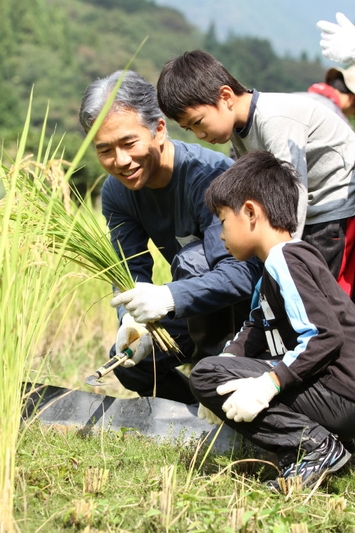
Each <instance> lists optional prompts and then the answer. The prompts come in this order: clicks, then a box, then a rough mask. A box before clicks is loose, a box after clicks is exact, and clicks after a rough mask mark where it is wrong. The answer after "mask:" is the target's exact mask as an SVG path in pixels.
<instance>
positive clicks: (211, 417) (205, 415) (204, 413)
mask: <svg viewBox="0 0 355 533" xmlns="http://www.w3.org/2000/svg"><path fill="white" fill-rule="evenodd" d="M197 416H198V418H199V419H200V420H205V419H206V422H207V423H208V424H217V425H218V426H219V425H220V424H222V420H221V419H220V418H218V416H217V415H215V414H214V413H213V412H212V411H210V410H209V409H207V407H205V406H204V405H202V403H200V404H199V406H198V411H197Z"/></svg>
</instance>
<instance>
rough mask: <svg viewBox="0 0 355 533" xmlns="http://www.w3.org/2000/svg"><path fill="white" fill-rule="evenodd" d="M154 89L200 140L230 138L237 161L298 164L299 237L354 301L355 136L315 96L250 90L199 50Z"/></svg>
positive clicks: (178, 61)
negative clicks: (270, 159) (257, 158)
mask: <svg viewBox="0 0 355 533" xmlns="http://www.w3.org/2000/svg"><path fill="white" fill-rule="evenodd" d="M157 89H158V100H159V104H160V107H161V109H162V110H163V112H164V113H165V115H166V116H167V117H169V118H171V119H173V120H175V121H177V122H178V124H179V125H180V126H181V127H182V128H183V129H186V130H191V131H193V133H195V135H196V136H197V138H198V139H201V140H204V141H207V142H210V143H211V144H215V143H222V144H223V143H226V142H228V141H229V140H231V141H232V144H233V148H234V150H235V153H236V156H237V158H239V157H240V156H241V155H242V154H244V153H246V152H250V151H254V150H267V151H269V152H271V153H273V154H274V155H275V157H278V158H279V159H282V160H285V161H289V162H290V163H292V164H293V165H294V166H295V168H296V169H297V171H298V173H299V174H300V177H301V182H302V185H303V189H302V192H301V194H300V200H299V210H298V227H297V236H298V237H302V238H303V239H304V240H306V241H307V242H309V243H311V244H313V245H314V246H316V247H317V248H318V250H319V251H320V252H321V253H322V254H323V256H324V258H325V259H326V262H327V264H328V267H329V269H330V270H331V272H332V274H333V275H334V277H335V278H336V279H337V280H338V283H339V284H340V285H341V287H342V288H343V289H344V291H346V293H347V294H349V295H350V296H351V297H353V298H354V299H355V291H354V286H355V132H354V131H352V130H351V128H349V127H348V126H347V125H346V124H345V123H344V121H343V120H341V119H340V118H339V117H337V116H336V115H335V114H334V113H333V112H332V111H330V110H329V109H327V108H326V106H324V105H321V104H319V103H318V102H315V101H313V100H312V99H311V98H305V97H304V96H299V95H296V94H289V93H288V94H286V93H263V92H258V91H257V90H256V89H252V90H250V89H247V88H246V87H244V86H243V85H242V84H241V83H240V82H239V81H238V80H236V79H235V78H234V77H233V76H232V75H231V74H230V73H229V72H228V70H227V69H226V68H225V67H224V66H223V65H222V64H221V63H220V62H219V61H217V59H215V58H214V57H213V56H211V55H210V54H208V53H206V52H204V51H202V50H194V51H192V52H185V53H184V54H182V55H181V56H179V57H177V58H175V59H172V60H170V61H168V62H167V63H166V64H165V66H164V67H163V69H162V71H161V73H160V76H159V79H158V85H157Z"/></svg>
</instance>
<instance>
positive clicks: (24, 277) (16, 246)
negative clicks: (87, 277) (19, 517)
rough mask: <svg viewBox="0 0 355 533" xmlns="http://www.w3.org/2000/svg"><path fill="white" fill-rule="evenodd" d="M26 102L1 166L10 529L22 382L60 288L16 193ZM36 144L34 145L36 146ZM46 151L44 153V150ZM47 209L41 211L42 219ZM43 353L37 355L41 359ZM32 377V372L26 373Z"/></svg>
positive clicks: (1, 420) (2, 404)
mask: <svg viewBox="0 0 355 533" xmlns="http://www.w3.org/2000/svg"><path fill="white" fill-rule="evenodd" d="M31 103H32V98H31V100H30V107H29V111H28V115H27V118H26V122H25V126H24V130H23V134H22V137H21V141H20V144H19V148H18V152H17V157H16V160H15V161H14V163H13V166H12V169H11V172H8V169H6V168H4V167H2V168H1V178H2V181H3V183H4V185H5V190H6V194H5V197H4V198H3V199H2V200H1V205H0V219H1V220H0V234H1V240H0V278H1V284H0V309H1V321H0V412H1V417H0V520H1V522H0V532H1V533H11V532H12V531H14V530H15V526H14V522H13V497H14V475H15V458H16V448H17V446H18V443H19V438H20V435H21V432H20V421H21V412H22V406H23V398H24V383H27V382H29V381H30V377H29V374H30V371H31V369H32V361H33V358H34V356H35V354H36V350H37V347H38V345H39V343H40V340H41V337H42V336H43V333H44V331H45V330H46V327H47V325H48V322H49V320H50V317H51V315H52V314H53V312H54V311H55V309H56V307H57V306H58V305H59V304H60V302H61V301H62V299H63V298H64V296H65V294H66V286H65V285H66V277H65V276H64V275H63V263H61V258H60V255H58V254H54V253H53V252H52V251H51V250H48V249H47V248H45V247H44V246H43V241H44V239H45V235H44V234H39V233H36V234H35V233H34V221H35V220H36V216H37V210H36V208H35V206H32V205H31V204H29V203H28V202H27V199H26V197H25V196H20V195H18V194H17V190H18V180H19V175H20V171H21V161H22V159H23V155H24V151H25V143H26V138H27V134H28V130H29V121H30V109H31ZM40 150H41V147H40V148H39V151H40ZM45 157H46V156H45ZM50 216H51V212H50V210H48V212H47V213H46V215H45V218H46V219H47V220H48V219H49V218H50ZM44 359H45V357H43V360H44ZM32 377H34V379H35V377H36V376H32Z"/></svg>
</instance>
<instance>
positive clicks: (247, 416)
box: [217, 372, 279, 422]
mask: <svg viewBox="0 0 355 533" xmlns="http://www.w3.org/2000/svg"><path fill="white" fill-rule="evenodd" d="M230 392H233V394H231V395H230V396H229V398H228V399H227V400H226V401H225V402H224V404H223V405H222V409H223V411H224V412H225V413H226V417H227V418H229V420H234V421H235V422H251V421H252V420H254V418H255V417H256V416H257V415H258V414H259V413H260V411H262V410H263V409H265V408H266V407H269V402H270V400H272V398H273V397H274V396H276V394H278V392H279V391H278V387H277V385H276V383H275V382H274V380H273V379H272V377H271V376H270V374H269V372H265V373H264V374H262V375H261V376H260V377H258V378H244V379H232V380H231V381H227V383H224V384H223V385H219V386H218V387H217V393H218V394H220V395H221V396H223V395H224V394H229V393H230Z"/></svg>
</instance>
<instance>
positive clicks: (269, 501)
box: [15, 421, 355, 533]
mask: <svg viewBox="0 0 355 533" xmlns="http://www.w3.org/2000/svg"><path fill="white" fill-rule="evenodd" d="M132 422H133V421H132ZM241 457H242V455H241V451H240V450H239V451H238V450H237V451H235V452H233V453H228V454H227V453H226V454H224V455H216V454H214V453H213V452H211V451H209V453H208V454H207V457H206V447H205V446H202V447H201V446H199V443H198V441H197V440H191V441H190V443H183V439H177V440H175V441H173V442H172V441H171V440H169V439H166V441H163V442H162V443H160V444H158V443H157V442H156V441H155V440H153V439H150V438H147V437H144V436H142V435H139V434H138V433H137V432H135V431H134V430H128V429H125V428H122V430H121V431H119V432H111V431H105V432H103V433H98V434H89V435H86V436H85V435H84V434H83V433H81V432H80V431H76V430H75V429H73V430H68V428H63V427H50V428H48V427H44V426H42V425H40V423H38V422H36V423H35V424H33V425H32V426H31V427H30V428H29V429H28V430H27V431H26V433H25V438H24V440H23V442H22V443H21V447H20V449H19V450H18V460H17V471H16V485H15V488H16V493H15V519H17V526H18V527H19V528H20V530H21V532H22V533H35V532H39V531H43V532H51V533H55V532H66V531H68V532H70V531H73V532H74V531H85V532H86V533H89V532H90V533H94V532H110V533H111V532H115V533H116V532H117V533H118V532H120V533H123V532H139V533H165V532H167V531H168V532H171V533H173V532H174V533H185V532H186V533H187V532H194V533H197V532H218V533H232V532H235V531H240V532H243V533H252V532H255V533H259V532H270V533H286V532H289V531H291V532H296V531H297V532H301V531H302V532H303V533H304V532H306V531H309V532H311V531H317V532H320V531H321V532H331V533H335V532H339V533H348V532H349V533H350V532H351V533H353V532H354V527H355V493H354V488H355V487H354V481H353V480H352V476H353V473H354V472H353V470H352V468H351V467H346V468H345V473H344V475H343V476H342V477H335V476H333V477H329V479H328V480H327V481H326V483H325V484H324V487H323V488H322V490H318V491H317V492H316V493H315V494H314V495H312V497H311V498H310V497H309V495H310V491H304V492H300V493H298V494H293V495H291V496H289V497H285V496H281V495H274V494H270V493H269V492H268V490H267V489H265V487H264V486H263V484H262V481H263V480H264V479H265V478H267V477H268V476H269V475H270V474H271V475H274V474H275V471H273V470H271V469H267V468H265V466H264V465H263V464H261V463H258V462H255V463H243V462H241V463H237V464H234V465H233V461H236V460H238V459H240V458H241ZM302 524H303V526H302ZM296 526H298V529H296ZM301 527H303V529H300V528H301Z"/></svg>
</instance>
